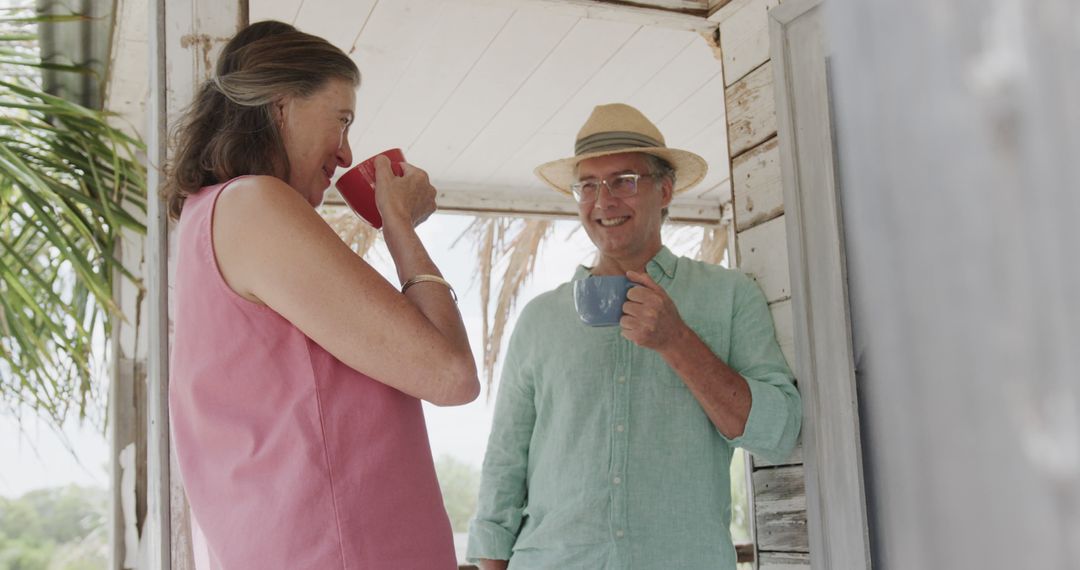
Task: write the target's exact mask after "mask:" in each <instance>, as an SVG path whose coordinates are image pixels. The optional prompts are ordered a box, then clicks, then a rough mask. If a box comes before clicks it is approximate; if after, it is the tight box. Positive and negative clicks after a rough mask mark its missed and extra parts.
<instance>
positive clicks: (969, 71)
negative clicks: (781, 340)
mask: <svg viewBox="0 0 1080 570" xmlns="http://www.w3.org/2000/svg"><path fill="white" fill-rule="evenodd" d="M823 12H824V17H825V20H826V22H825V29H826V31H827V39H828V45H829V46H830V48H831V51H830V53H831V54H832V56H831V58H830V61H831V65H832V68H833V70H834V71H835V73H834V74H833V76H832V77H833V79H834V80H835V82H834V83H833V87H835V93H836V98H835V101H836V102H837V104H836V105H835V106H834V109H833V112H834V113H836V131H837V136H838V144H839V155H840V156H839V160H838V164H839V166H840V169H841V170H842V176H841V177H840V178H841V181H842V183H841V188H840V192H841V194H842V196H843V200H842V203H843V207H844V222H845V226H844V230H845V234H846V235H847V244H848V246H849V249H848V253H849V257H848V262H849V269H850V270H851V271H850V276H851V277H850V282H849V283H850V286H851V290H852V292H853V293H854V294H855V297H854V302H855V307H854V313H855V321H854V323H855V327H854V331H853V332H854V335H853V337H854V338H855V339H856V340H855V343H856V347H857V350H856V354H861V355H863V358H864V359H863V364H864V366H861V367H860V368H862V370H861V371H860V375H859V385H858V388H859V391H860V393H859V399H860V407H861V409H862V410H863V411H864V414H863V415H862V416H861V418H860V420H861V424H862V426H863V437H864V438H866V439H864V441H865V442H866V443H867V445H866V446H865V447H864V448H863V452H864V455H863V459H864V465H865V466H867V474H868V481H867V491H868V494H869V495H870V496H871V497H872V500H871V501H870V503H871V508H872V510H871V513H870V514H871V517H872V521H873V523H872V525H871V526H872V528H873V529H874V538H875V539H876V541H875V543H873V544H872V545H873V546H874V549H873V554H874V563H875V566H877V567H879V568H890V569H893V568H895V569H899V568H978V569H979V570H1011V569H1014V568H1031V569H1044V568H1057V569H1074V568H1076V567H1077V564H1078V561H1080V381H1078V380H1080V359H1078V358H1077V346H1078V345H1080V295H1078V294H1077V292H1078V291H1080V263H1077V261H1078V247H1077V244H1078V240H1077V219H1080V192H1078V180H1080V160H1078V157H1080V105H1077V101H1080V73H1077V62H1078V61H1080V34H1078V33H1077V31H1078V27H1077V25H1078V23H1080V4H1078V3H1077V2H1076V1H1075V0H1042V1H1040V2H1019V1H1013V0H987V1H981V2H941V1H939V0H909V1H907V2H905V3H904V5H903V6H899V5H891V6H887V5H885V4H884V3H879V2H865V1H861V0H854V1H853V0H828V1H827V2H826V8H825V9H824V10H823ZM928 206H930V209H929V210H931V211H928V208H927V207H928ZM859 339H861V340H859ZM860 345H861V346H860ZM859 349H862V350H859ZM913 419H915V420H917V421H913Z"/></svg>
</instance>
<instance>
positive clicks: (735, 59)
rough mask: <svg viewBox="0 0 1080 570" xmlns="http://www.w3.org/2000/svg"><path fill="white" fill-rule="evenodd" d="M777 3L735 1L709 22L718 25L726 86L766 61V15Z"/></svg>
mask: <svg viewBox="0 0 1080 570" xmlns="http://www.w3.org/2000/svg"><path fill="white" fill-rule="evenodd" d="M779 4H780V0H735V1H734V2H731V3H730V4H728V5H727V6H724V7H723V8H721V9H720V10H719V11H717V12H716V13H715V14H713V15H712V16H710V18H709V19H710V20H712V21H714V22H719V23H720V32H719V40H720V41H719V43H720V52H721V54H722V57H723V61H724V82H725V85H732V84H734V83H735V82H736V81H738V80H740V79H742V78H743V77H745V76H746V74H747V73H750V72H751V71H753V70H754V69H756V68H758V67H760V66H761V64H763V63H765V62H766V61H768V60H769V18H768V12H769V10H771V9H772V8H774V7H776V6H777V5H779Z"/></svg>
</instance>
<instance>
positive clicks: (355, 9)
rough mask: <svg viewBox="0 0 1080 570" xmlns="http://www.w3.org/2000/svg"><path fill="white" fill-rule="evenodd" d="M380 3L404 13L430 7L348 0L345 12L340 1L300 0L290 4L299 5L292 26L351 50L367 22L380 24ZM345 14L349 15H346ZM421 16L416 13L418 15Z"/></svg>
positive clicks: (398, 0) (406, 1)
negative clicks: (395, 5)
mask: <svg viewBox="0 0 1080 570" xmlns="http://www.w3.org/2000/svg"><path fill="white" fill-rule="evenodd" d="M283 4H286V5H287V4H288V3H287V2H284V3H283ZM383 4H399V5H401V6H402V8H403V9H404V13H406V14H411V13H413V12H419V11H421V10H430V8H428V7H425V6H423V4H422V3H421V2H418V1H415V0H394V2H392V3H390V2H379V1H378V0H351V1H350V2H349V3H348V11H347V12H345V11H344V10H343V7H344V6H343V5H342V3H341V1H340V0H302V1H297V2H293V5H295V6H298V10H297V11H296V18H295V20H294V21H293V25H294V26H296V27H297V29H299V30H300V31H302V32H307V33H309V34H316V35H318V36H321V37H322V38H324V39H325V40H326V41H328V42H330V43H332V44H334V45H336V46H337V47H339V48H341V50H342V51H344V52H345V53H351V51H352V49H353V43H354V42H355V41H356V39H357V36H358V35H359V34H360V31H361V30H364V29H366V28H367V27H368V25H369V24H371V25H372V26H373V27H377V26H379V25H380V23H379V21H378V20H377V19H376V18H377V17H385V16H386V15H387V14H386V12H383V14H380V15H379V16H376V15H375V12H374V10H375V9H376V7H378V11H383V10H384V8H383V6H382V5H383ZM282 11H283V12H285V11H286V10H282ZM345 14H348V16H347V17H346V16H345ZM420 15H421V14H419V13H417V14H416V16H417V17H419V16H420ZM418 19H419V18H418ZM369 20H370V21H369ZM388 45H392V44H388Z"/></svg>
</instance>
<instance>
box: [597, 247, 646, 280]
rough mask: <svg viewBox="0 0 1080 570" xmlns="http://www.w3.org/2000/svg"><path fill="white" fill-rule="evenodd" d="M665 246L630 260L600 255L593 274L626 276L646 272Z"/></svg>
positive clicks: (629, 258)
mask: <svg viewBox="0 0 1080 570" xmlns="http://www.w3.org/2000/svg"><path fill="white" fill-rule="evenodd" d="M661 247H663V245H660V246H657V247H656V249H655V250H653V251H652V252H651V253H648V254H646V255H640V256H635V257H628V258H617V257H611V256H607V255H604V254H603V253H601V254H600V258H599V260H597V262H596V265H595V266H594V267H593V268H592V271H591V273H592V274H593V275H596V276H599V275H626V272H627V271H637V272H638V273H644V272H645V266H646V265H648V264H649V261H650V260H652V258H654V257H656V254H657V253H660V248H661Z"/></svg>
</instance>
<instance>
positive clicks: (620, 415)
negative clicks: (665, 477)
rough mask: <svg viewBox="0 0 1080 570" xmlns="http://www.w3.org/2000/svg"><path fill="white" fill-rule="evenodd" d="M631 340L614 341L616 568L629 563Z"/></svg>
mask: <svg viewBox="0 0 1080 570" xmlns="http://www.w3.org/2000/svg"><path fill="white" fill-rule="evenodd" d="M632 354H633V353H632V351H631V350H630V341H628V340H626V339H624V338H622V336H619V337H618V338H617V339H616V341H615V355H616V358H615V362H616V365H615V374H614V378H612V381H613V382H614V391H613V392H614V405H613V406H612V417H611V426H610V428H609V429H611V442H612V445H611V449H612V454H611V469H610V472H609V473H608V485H609V487H610V496H611V537H612V541H613V542H614V544H615V548H614V553H615V560H614V562H615V565H614V567H616V568H628V567H629V563H630V546H629V544H628V537H629V534H630V528H629V516H628V512H627V505H628V497H627V491H626V488H627V486H626V470H627V469H626V468H627V466H628V464H629V455H630V427H631V426H630V390H631V387H632V385H633V372H634V366H633V358H632Z"/></svg>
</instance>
